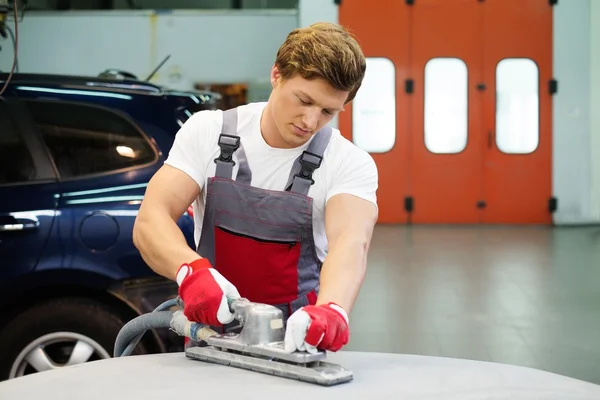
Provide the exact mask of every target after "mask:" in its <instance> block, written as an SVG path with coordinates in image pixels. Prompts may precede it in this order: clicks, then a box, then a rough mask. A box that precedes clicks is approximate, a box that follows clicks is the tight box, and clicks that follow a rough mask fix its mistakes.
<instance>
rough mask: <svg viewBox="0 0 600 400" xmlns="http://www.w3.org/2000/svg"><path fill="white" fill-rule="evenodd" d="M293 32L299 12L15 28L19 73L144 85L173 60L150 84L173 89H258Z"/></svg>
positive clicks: (128, 14)
mask: <svg viewBox="0 0 600 400" xmlns="http://www.w3.org/2000/svg"><path fill="white" fill-rule="evenodd" d="M10 22H11V23H12V21H10ZM297 26H298V12H297V10H242V11H235V10H210V11H206V10H202V11H193V10H185V11H174V12H164V13H155V12H154V11H109V12H103V11H96V12H89V11H72V12H36V13H33V12H31V13H28V14H26V16H25V18H24V20H23V21H22V22H21V24H20V25H19V71H20V72H50V73H68V74H92V75H97V74H98V73H99V72H101V71H102V70H104V69H107V68H118V69H123V70H127V71H130V72H132V73H134V74H136V75H138V76H139V77H140V78H145V77H146V76H147V75H148V74H149V73H150V72H151V71H152V69H154V67H155V66H156V65H158V63H159V62H160V61H161V60H162V59H163V58H164V57H166V56H167V55H168V54H171V59H170V60H169V61H168V63H167V64H165V66H164V67H163V69H162V70H161V71H160V72H159V74H158V75H157V76H155V78H154V79H153V81H154V82H157V83H159V84H167V85H169V86H171V87H174V88H176V89H189V88H191V87H192V86H193V84H194V83H196V82H216V83H229V82H250V81H252V82H258V83H260V82H263V81H268V75H269V70H270V68H271V66H272V63H273V60H274V59H275V53H276V51H277V49H278V48H279V45H280V44H281V42H282V41H283V40H284V39H285V37H286V35H287V33H288V32H289V31H290V30H292V29H294V28H296V27H297ZM0 43H1V44H2V47H3V50H2V51H0V70H3V71H8V70H9V69H10V65H11V62H12V56H13V52H12V51H11V50H10V46H11V45H10V43H9V42H8V41H2V42H0Z"/></svg>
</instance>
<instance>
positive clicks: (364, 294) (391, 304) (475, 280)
mask: <svg viewBox="0 0 600 400" xmlns="http://www.w3.org/2000/svg"><path fill="white" fill-rule="evenodd" d="M345 349H347V350H361V351H385V352H394V353H408V354H422V355H432V356H445V357H457V358H467V359H474V360H483V361H494V362H501V363H507V364H515V365H521V366H526V367H533V368H538V369H542V370H546V371H551V372H556V373H559V374H562V375H567V376H570V377H575V378H579V379H582V380H586V381H590V382H594V383H598V384H600V227H585V228H580V227H577V228H571V227H567V228H540V227H445V226H444V227H433V226H413V227H406V226H385V225H383V226H378V227H377V228H376V231H375V234H374V238H373V242H372V247H371V251H370V253H369V267H368V272H367V277H366V279H365V283H364V286H363V289H362V290H361V293H360V295H359V298H358V300H357V303H356V305H355V308H354V310H353V312H352V314H351V341H350V343H349V344H348V346H346V348H345Z"/></svg>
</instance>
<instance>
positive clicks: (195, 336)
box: [113, 297, 216, 357]
mask: <svg viewBox="0 0 600 400" xmlns="http://www.w3.org/2000/svg"><path fill="white" fill-rule="evenodd" d="M175 306H179V307H181V309H179V310H170V308H172V307H175ZM182 309H183V302H182V301H181V299H180V298H179V297H177V298H175V299H171V300H167V301H165V302H164V303H162V304H161V305H159V306H158V307H156V308H155V309H154V311H152V312H151V313H148V314H144V315H140V316H138V317H136V318H134V319H132V320H131V321H129V322H128V323H126V324H125V325H124V326H123V328H121V330H120V331H119V334H118V335H117V339H116V340H115V348H114V354H113V356H114V357H125V356H129V355H131V353H132V352H133V349H135V346H137V344H138V343H139V341H140V340H141V338H142V336H144V333H146V331H147V330H148V329H158V328H171V330H172V331H174V332H176V333H177V334H179V335H180V336H186V337H188V338H190V339H192V340H194V341H206V340H208V338H209V337H210V336H212V335H214V334H216V332H215V331H213V330H212V329H210V327H209V326H207V325H204V324H201V323H198V322H190V321H189V320H188V319H187V318H186V317H185V315H183V311H182Z"/></svg>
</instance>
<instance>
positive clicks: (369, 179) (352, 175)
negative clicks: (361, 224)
mask: <svg viewBox="0 0 600 400" xmlns="http://www.w3.org/2000/svg"><path fill="white" fill-rule="evenodd" d="M345 153H346V154H343V155H340V156H343V158H342V159H341V160H340V161H339V164H338V165H339V166H338V167H337V168H336V169H335V173H334V174H333V176H332V181H331V184H330V186H329V190H328V192H327V198H326V201H329V199H330V198H332V197H333V196H335V195H336V194H340V193H347V194H352V195H354V196H357V197H360V198H362V199H365V200H367V201H370V202H372V203H373V204H375V205H376V206H377V188H378V184H379V175H378V171H377V165H376V164H375V161H374V160H373V157H371V155H370V154H369V153H367V152H366V151H364V150H362V149H360V148H358V147H352V149H351V150H350V151H348V152H345Z"/></svg>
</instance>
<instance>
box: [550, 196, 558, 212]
mask: <svg viewBox="0 0 600 400" xmlns="http://www.w3.org/2000/svg"><path fill="white" fill-rule="evenodd" d="M557 209H558V199H557V198H556V197H550V198H549V199H548V211H550V212H551V213H553V212H555V211H556V210H557Z"/></svg>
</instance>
